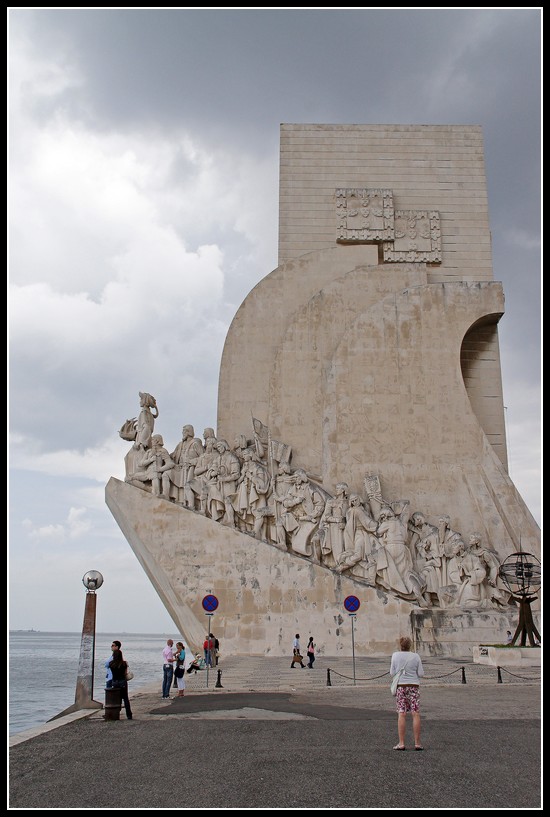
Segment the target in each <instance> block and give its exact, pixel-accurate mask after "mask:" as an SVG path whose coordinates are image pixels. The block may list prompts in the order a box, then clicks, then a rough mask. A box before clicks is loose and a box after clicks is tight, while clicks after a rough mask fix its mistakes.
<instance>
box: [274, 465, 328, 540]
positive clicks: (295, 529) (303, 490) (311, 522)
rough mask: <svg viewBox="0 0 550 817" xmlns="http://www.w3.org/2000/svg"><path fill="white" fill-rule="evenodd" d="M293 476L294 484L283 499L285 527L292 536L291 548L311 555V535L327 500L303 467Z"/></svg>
mask: <svg viewBox="0 0 550 817" xmlns="http://www.w3.org/2000/svg"><path fill="white" fill-rule="evenodd" d="M293 476H294V484H293V485H291V486H290V489H289V491H288V493H287V495H286V497H285V499H283V508H285V512H284V513H283V515H282V522H283V527H284V529H285V531H286V532H287V534H288V536H289V537H290V547H291V549H292V550H293V551H294V552H295V553H299V554H300V555H302V556H311V555H312V553H313V546H312V544H311V537H312V535H313V533H314V531H315V530H316V528H317V526H318V524H319V519H320V518H321V514H322V513H323V510H324V507H325V502H324V499H323V497H322V495H321V493H320V492H319V491H318V490H317V488H316V487H314V486H313V485H312V484H311V483H310V481H309V479H308V476H307V474H306V472H305V471H304V470H303V469H302V468H298V469H297V470H296V471H295V472H294V475H293Z"/></svg>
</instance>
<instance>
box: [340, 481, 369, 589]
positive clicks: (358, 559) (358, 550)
mask: <svg viewBox="0 0 550 817" xmlns="http://www.w3.org/2000/svg"><path fill="white" fill-rule="evenodd" d="M349 503H350V507H349V508H348V511H347V513H346V524H345V528H344V548H345V549H344V551H343V552H342V553H341V555H340V557H339V559H338V563H337V565H336V572H337V573H343V572H344V571H346V570H349V571H350V573H352V574H353V575H354V576H355V577H356V578H359V579H364V580H366V581H367V582H368V583H369V584H373V585H374V583H375V580H376V562H377V559H376V553H377V550H378V540H377V539H376V536H375V533H376V530H377V523H376V521H375V520H374V519H373V517H372V515H371V513H370V511H369V510H367V508H366V507H365V506H364V505H363V501H362V500H361V497H360V496H359V495H358V494H352V495H351V496H350V498H349Z"/></svg>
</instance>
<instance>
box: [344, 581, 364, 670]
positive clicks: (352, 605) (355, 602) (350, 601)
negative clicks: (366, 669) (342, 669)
mask: <svg viewBox="0 0 550 817" xmlns="http://www.w3.org/2000/svg"><path fill="white" fill-rule="evenodd" d="M360 606H361V602H360V601H359V599H358V598H357V596H346V598H345V599H344V607H345V608H346V610H347V611H348V615H349V617H350V618H351V654H352V657H353V658H352V660H353V685H354V686H355V632H354V622H355V617H356V615H357V610H358V609H359V607H360Z"/></svg>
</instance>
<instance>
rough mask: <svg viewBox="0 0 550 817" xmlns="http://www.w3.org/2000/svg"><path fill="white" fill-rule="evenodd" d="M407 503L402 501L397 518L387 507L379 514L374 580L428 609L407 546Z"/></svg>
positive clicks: (419, 579)
mask: <svg viewBox="0 0 550 817" xmlns="http://www.w3.org/2000/svg"><path fill="white" fill-rule="evenodd" d="M409 504H410V503H409V500H408V499H406V500H404V501H403V502H402V503H401V505H402V510H401V512H400V513H399V516H397V515H396V513H395V512H394V510H393V508H391V507H389V506H387V507H386V508H382V510H381V511H380V516H379V521H378V537H379V538H380V542H381V547H380V548H379V550H378V553H377V559H376V581H377V583H378V584H380V585H381V587H383V588H384V589H386V590H390V591H393V592H394V593H397V595H399V596H401V597H402V598H404V599H411V600H412V599H416V601H417V602H418V604H419V605H420V607H428V606H429V605H428V602H427V600H426V599H425V597H424V595H423V591H424V590H425V587H426V584H425V581H424V580H423V579H422V577H421V576H420V575H419V574H418V573H416V571H415V570H414V567H413V561H412V557H411V552H410V550H409V548H408V547H407V544H406V542H407V535H408V530H407V522H408V517H409Z"/></svg>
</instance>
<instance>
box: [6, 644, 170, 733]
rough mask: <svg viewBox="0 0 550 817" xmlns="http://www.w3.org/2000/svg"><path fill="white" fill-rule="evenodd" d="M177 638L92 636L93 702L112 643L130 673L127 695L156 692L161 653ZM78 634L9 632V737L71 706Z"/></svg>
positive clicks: (99, 695) (100, 691)
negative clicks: (148, 689)
mask: <svg viewBox="0 0 550 817" xmlns="http://www.w3.org/2000/svg"><path fill="white" fill-rule="evenodd" d="M168 638H172V639H174V644H175V643H176V641H178V640H179V639H180V636H178V635H177V634H162V633H160V634H149V633H147V634H143V633H96V639H95V658H94V685H93V696H92V697H93V699H94V700H95V701H98V702H99V703H104V700H105V661H106V660H107V659H110V657H111V644H112V642H113V639H117V640H118V641H120V642H121V643H122V653H123V655H124V660H125V661H128V664H129V665H130V669H131V670H132V672H133V673H134V677H133V679H132V681H130V682H129V688H130V692H132V691H136V690H138V689H139V688H140V687H147V686H151V685H152V684H155V683H156V682H158V687H159V696H160V695H161V693H162V665H163V658H162V650H163V649H164V647H165V646H166V640H167V639H168ZM81 639H82V633H45V632H36V631H34V630H30V631H27V630H12V631H10V633H9V679H8V681H9V683H8V695H9V734H10V735H13V734H15V733H16V732H22V731H24V730H26V729H31V728H32V727H35V726H41V725H42V724H44V723H46V722H47V721H49V720H50V719H51V718H54V717H55V716H56V715H59V713H60V712H62V711H63V710H64V709H67V707H69V706H72V705H73V704H74V702H75V693H76V680H77V675H78V662H79V658H80V642H81Z"/></svg>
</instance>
